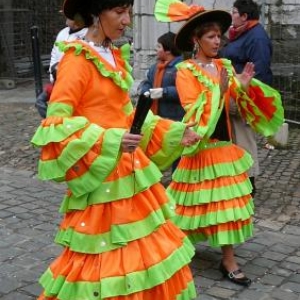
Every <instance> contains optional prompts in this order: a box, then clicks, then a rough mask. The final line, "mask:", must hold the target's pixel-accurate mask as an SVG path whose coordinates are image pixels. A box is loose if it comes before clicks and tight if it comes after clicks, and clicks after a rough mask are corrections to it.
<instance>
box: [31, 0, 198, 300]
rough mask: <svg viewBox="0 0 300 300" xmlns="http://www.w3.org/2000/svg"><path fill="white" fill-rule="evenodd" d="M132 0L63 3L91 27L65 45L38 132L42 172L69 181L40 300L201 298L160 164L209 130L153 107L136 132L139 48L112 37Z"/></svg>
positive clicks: (129, 11)
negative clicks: (134, 58)
mask: <svg viewBox="0 0 300 300" xmlns="http://www.w3.org/2000/svg"><path fill="white" fill-rule="evenodd" d="M133 2H134V1H133V0H89V1H86V0H65V2H64V5H63V10H64V14H65V15H66V16H67V17H68V18H70V19H76V17H80V18H81V19H82V20H83V22H84V25H85V26H86V27H87V31H86V34H85V36H84V37H83V38H82V39H80V40H75V41H72V42H65V41H64V42H60V43H59V44H58V47H59V49H60V50H61V51H63V52H64V55H63V57H62V59H61V61H60V63H59V67H58V69H57V79H56V81H55V85H54V87H53V91H52V93H51V97H50V101H49V106H48V111H47V116H46V118H45V119H44V120H43V121H42V122H41V124H40V126H39V128H38V129H37V131H36V133H35V134H34V136H33V138H32V144H33V145H35V146H36V147H41V148H42V149H41V157H40V160H39V173H38V175H39V178H40V179H43V180H54V181H59V182H65V183H66V186H67V192H66V195H65V197H64V200H63V202H62V204H61V207H60V212H61V213H63V214H64V215H63V219H62V222H61V224H60V226H59V231H58V233H57V235H56V239H55V241H56V243H58V244H60V245H62V246H63V247H64V249H63V251H62V252H61V254H59V255H58V257H57V258H56V259H54V260H53V262H52V263H51V264H50V266H49V268H48V269H47V270H46V272H45V273H44V274H43V275H42V277H41V278H40V283H41V285H42V286H43V292H42V294H41V295H40V297H39V298H38V299H39V300H42V299H43V300H44V299H47V300H48V299H49V300H52V299H53V300H54V299H64V300H75V299H78V300H79V299H88V300H100V299H111V300H145V299H164V300H175V299H193V298H196V290H195V286H194V282H193V276H192V273H191V270H190V268H189V263H190V262H191V258H192V256H193V255H194V247H193V245H192V244H191V243H190V241H189V240H188V239H187V237H186V236H185V234H184V233H183V232H182V231H181V230H180V229H179V228H178V227H177V226H175V225H174V223H173V222H172V221H171V220H170V218H171V216H172V215H174V209H175V207H174V203H173V202H172V201H171V200H170V199H169V198H168V196H167V194H166V191H165V188H164V187H163V185H162V184H161V182H160V180H161V177H162V174H161V172H160V168H161V169H163V168H167V167H169V166H170V165H171V164H172V162H173V161H174V160H175V159H176V158H178V157H179V156H180V155H181V153H182V151H183V149H184V147H188V146H192V145H193V144H195V143H196V142H197V141H198V140H199V139H200V136H199V135H198V134H197V133H195V132H194V131H193V130H191V129H190V127H191V126H193V124H184V123H182V122H175V121H172V120H167V119H163V118H161V117H159V116H155V115H153V114H152V113H151V112H149V113H148V115H147V118H146V120H145V122H144V123H143V126H142V129H141V134H133V133H130V129H131V127H132V122H133V120H134V116H135V111H134V108H133V104H132V101H131V99H130V97H129V90H130V88H131V86H132V84H133V77H132V75H131V71H132V68H131V66H130V64H129V62H128V60H129V58H130V56H129V52H130V47H129V45H128V44H127V45H125V46H124V47H125V48H121V49H119V48H117V47H116V46H114V45H113V43H112V41H114V40H117V39H118V38H120V37H121V36H122V35H123V34H124V32H125V29H126V27H127V26H129V25H130V24H131V16H132V7H133ZM127 46H128V47H127ZM125 50H127V51H128V52H126V51H125ZM125 58H126V59H127V60H126V59H125Z"/></svg>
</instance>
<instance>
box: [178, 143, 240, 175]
mask: <svg viewBox="0 0 300 300" xmlns="http://www.w3.org/2000/svg"><path fill="white" fill-rule="evenodd" d="M244 155H245V152H244V150H243V149H242V148H240V147H238V146H236V145H233V144H228V145H223V146H219V147H212V148H209V147H208V148H206V149H202V150H201V153H197V154H196V155H195V156H193V157H182V158H181V161H180V164H179V165H178V168H179V169H181V168H182V169H189V170H199V169H204V168H206V167H211V166H214V165H217V164H223V163H231V162H232V161H236V160H239V159H241V158H242V157H243V156H244Z"/></svg>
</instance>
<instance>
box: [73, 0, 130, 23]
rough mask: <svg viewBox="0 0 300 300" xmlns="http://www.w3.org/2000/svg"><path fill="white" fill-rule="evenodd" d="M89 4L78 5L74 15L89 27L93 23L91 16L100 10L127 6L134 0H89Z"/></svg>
mask: <svg viewBox="0 0 300 300" xmlns="http://www.w3.org/2000/svg"><path fill="white" fill-rule="evenodd" d="M88 3H89V5H87V4H86V3H84V4H83V6H82V7H80V11H79V12H78V15H79V16H78V15H77V14H76V15H75V16H74V20H75V19H76V18H81V19H82V21H83V23H84V25H85V26H87V27H89V26H91V25H92V24H93V16H98V15H99V14H100V13H101V12H102V11H104V10H107V9H112V8H114V7H118V6H120V7H128V6H130V5H133V3H134V0H90V1H88Z"/></svg>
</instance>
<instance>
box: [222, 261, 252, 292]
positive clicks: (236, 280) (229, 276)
mask: <svg viewBox="0 0 300 300" xmlns="http://www.w3.org/2000/svg"><path fill="white" fill-rule="evenodd" d="M219 270H220V272H221V273H222V274H223V276H224V277H226V278H227V279H229V280H230V281H231V282H233V283H236V284H239V285H243V286H247V287H248V286H250V285H251V282H252V281H251V279H250V278H248V277H246V276H244V277H240V278H239V277H236V275H238V274H241V273H242V271H241V270H240V269H238V270H235V271H233V272H228V271H227V270H226V268H225V267H224V265H223V263H222V262H221V264H220V267H219Z"/></svg>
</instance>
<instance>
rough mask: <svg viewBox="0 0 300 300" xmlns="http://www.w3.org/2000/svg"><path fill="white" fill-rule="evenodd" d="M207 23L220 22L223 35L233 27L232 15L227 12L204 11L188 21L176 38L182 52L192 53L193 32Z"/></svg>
mask: <svg viewBox="0 0 300 300" xmlns="http://www.w3.org/2000/svg"><path fill="white" fill-rule="evenodd" d="M207 22H218V23H219V24H220V26H221V31H222V34H224V33H225V32H226V31H227V30H228V28H229V26H230V25H231V22H232V19H231V14H230V13H228V12H227V11H225V10H216V9H214V10H204V11H201V12H199V13H197V14H195V15H194V16H192V17H191V18H190V19H188V20H187V21H186V23H185V24H183V26H182V27H181V28H180V29H179V31H178V33H177V34H176V37H175V44H176V46H177V48H178V49H180V50H181V51H192V50H193V48H194V43H193V41H192V36H191V35H192V32H193V30H194V29H195V28H196V27H198V26H201V24H204V23H207Z"/></svg>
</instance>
